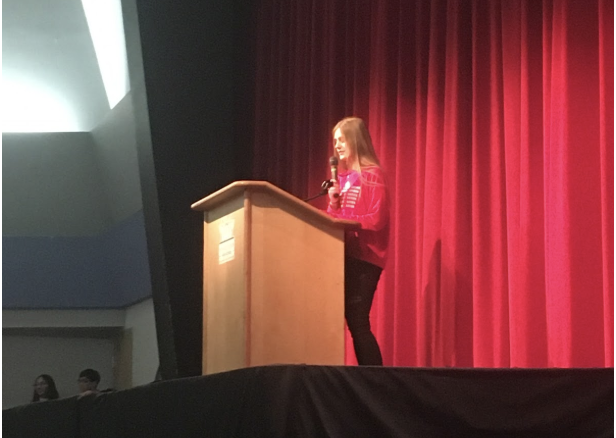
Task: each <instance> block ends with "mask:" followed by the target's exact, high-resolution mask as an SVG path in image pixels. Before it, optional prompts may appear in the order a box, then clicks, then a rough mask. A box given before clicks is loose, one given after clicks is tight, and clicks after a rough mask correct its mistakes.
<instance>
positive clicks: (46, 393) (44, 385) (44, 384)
mask: <svg viewBox="0 0 616 438" xmlns="http://www.w3.org/2000/svg"><path fill="white" fill-rule="evenodd" d="M33 386H34V393H33V394H32V401H33V402H37V401H42V400H55V399H58V398H60V395H59V394H58V390H57V389H56V382H54V380H53V378H52V377H51V376H50V375H49V374H41V375H40V376H38V377H37V378H36V379H34V385H33Z"/></svg>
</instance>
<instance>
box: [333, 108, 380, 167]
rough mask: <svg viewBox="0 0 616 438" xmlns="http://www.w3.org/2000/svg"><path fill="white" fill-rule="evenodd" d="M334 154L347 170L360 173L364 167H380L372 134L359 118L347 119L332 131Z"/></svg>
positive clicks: (341, 121)
mask: <svg viewBox="0 0 616 438" xmlns="http://www.w3.org/2000/svg"><path fill="white" fill-rule="evenodd" d="M332 134H333V136H334V154H335V155H336V156H337V157H338V160H339V162H340V164H341V165H342V166H343V167H344V168H346V169H353V170H357V171H360V170H361V168H363V167H368V166H380V163H379V159H378V158H377V156H376V152H375V151H374V146H373V145H372V138H371V137H370V132H369V131H368V128H367V127H366V124H365V123H364V121H363V120H362V119H360V118H358V117H346V118H344V119H342V120H340V121H339V122H338V123H336V126H334V129H332Z"/></svg>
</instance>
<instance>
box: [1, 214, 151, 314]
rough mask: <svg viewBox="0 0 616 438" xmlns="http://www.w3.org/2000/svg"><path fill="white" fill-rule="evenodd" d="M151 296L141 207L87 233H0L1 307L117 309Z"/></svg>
mask: <svg viewBox="0 0 616 438" xmlns="http://www.w3.org/2000/svg"><path fill="white" fill-rule="evenodd" d="M151 295H152V287H151V283H150V269H149V264H148V253H147V245H146V238H145V228H144V218H143V211H139V212H137V213H135V214H133V215H132V216H130V217H129V218H127V219H125V220H124V221H122V222H120V223H117V224H115V225H114V226H113V227H111V228H110V229H108V230H107V231H105V232H104V233H102V234H99V235H96V236H87V237H12V236H3V237H2V307H3V308H4V309H15V308H29V309H59V308H60V309H64V308H120V307H125V306H127V305H130V304H132V303H134V302H137V301H140V300H142V299H145V298H147V297H149V296H151Z"/></svg>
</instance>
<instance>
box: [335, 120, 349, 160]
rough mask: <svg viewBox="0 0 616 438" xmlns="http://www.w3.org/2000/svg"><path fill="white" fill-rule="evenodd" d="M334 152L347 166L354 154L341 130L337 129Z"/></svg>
mask: <svg viewBox="0 0 616 438" xmlns="http://www.w3.org/2000/svg"><path fill="white" fill-rule="evenodd" d="M334 150H335V151H336V153H337V154H338V159H339V160H340V162H342V163H343V164H345V165H346V164H347V163H348V159H349V158H350V157H351V155H352V153H353V152H352V150H351V148H350V147H349V145H348V144H347V141H346V138H345V137H344V134H343V133H342V131H341V130H340V128H338V129H336V132H334Z"/></svg>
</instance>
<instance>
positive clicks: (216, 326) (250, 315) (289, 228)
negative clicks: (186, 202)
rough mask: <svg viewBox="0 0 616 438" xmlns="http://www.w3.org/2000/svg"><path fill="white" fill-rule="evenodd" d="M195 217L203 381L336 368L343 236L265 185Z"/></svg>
mask: <svg viewBox="0 0 616 438" xmlns="http://www.w3.org/2000/svg"><path fill="white" fill-rule="evenodd" d="M192 209H193V210H197V211H203V212H204V221H203V222H204V236H203V242H204V244H203V256H204V257H203V374H212V373H217V372H222V371H229V370H233V369H238V368H244V367H249V366H258V365H268V364H278V363H284V364H298V363H307V364H315V365H344V231H345V228H357V227H359V224H358V223H357V222H354V221H348V220H341V219H334V218H331V217H330V216H328V215H327V214H326V213H325V212H323V211H320V210H318V209H316V208H314V207H312V206H311V205H308V204H307V203H305V202H303V201H301V200H299V199H298V198H296V197H294V196H292V195H290V194H289V193H287V192H285V191H284V190H281V189H280V188H278V187H276V186H274V185H272V184H270V183H268V182H265V181H237V182H234V183H232V184H230V185H228V186H227V187H224V188H223V189H221V190H219V191H217V192H215V193H213V194H211V195H210V196H207V197H206V198H204V199H202V200H200V201H198V202H195V203H194V204H193V205H192Z"/></svg>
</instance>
